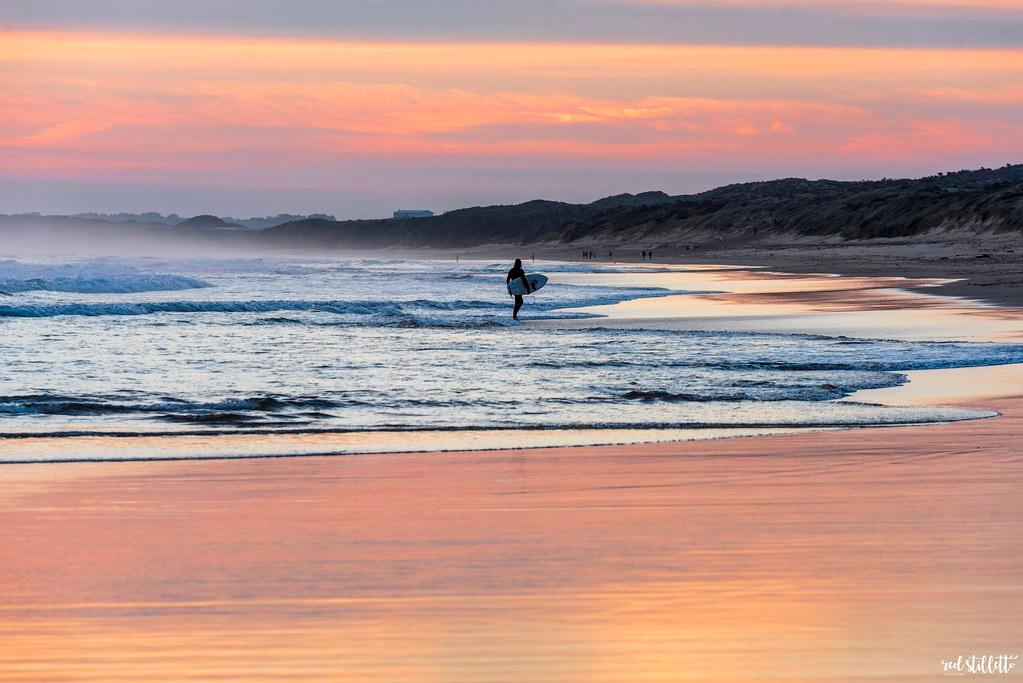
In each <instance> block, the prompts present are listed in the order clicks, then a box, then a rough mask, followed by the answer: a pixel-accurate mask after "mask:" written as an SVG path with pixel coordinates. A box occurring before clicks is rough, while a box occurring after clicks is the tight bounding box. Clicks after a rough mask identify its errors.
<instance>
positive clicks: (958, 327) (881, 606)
mask: <svg viewBox="0 0 1023 683" xmlns="http://www.w3.org/2000/svg"><path fill="white" fill-rule="evenodd" d="M669 275H670V274H669ZM579 277H583V276H579ZM587 277H590V276H587ZM613 277H617V276H613ZM629 277H633V278H634V277H635V275H630V276H629ZM644 277H647V275H644ZM649 277H664V274H657V273H651V274H649ZM751 277H754V279H755V276H751ZM769 277H772V278H773V279H772V280H771V281H772V282H782V281H786V282H789V281H794V282H796V283H799V282H804V283H810V284H812V286H809V287H800V286H792V287H788V288H787V289H788V293H787V294H786V295H785V296H783V297H782V296H774V297H771V296H767V297H766V300H764V299H765V297H764V295H765V294H767V293H765V292H763V291H761V292H759V294H749V295H744V294H742V293H737V294H735V296H736V297H746V298H745V299H743V301H742V305H743V306H747V307H756V306H761V305H762V306H767V307H769V308H765V309H763V311H764V315H760V314H759V313H755V312H754V313H749V312H748V311H747V313H748V314H747V315H740V316H736V315H733V314H728V315H725V313H723V312H722V313H721V314H720V315H718V314H716V313H711V314H709V318H710V319H712V320H714V321H715V323H716V324H725V323H728V324H730V325H733V326H735V327H736V329H738V328H739V327H742V325H743V324H746V325H754V324H755V325H757V326H762V325H764V324H766V323H768V322H771V324H773V325H775V326H776V327H777V329H779V330H785V331H786V333H787V332H788V331H793V330H796V328H798V327H800V326H811V327H812V326H813V325H815V324H816V322H817V321H818V320H817V319H816V318H815V317H814V316H818V317H820V316H826V318H821V319H824V320H830V326H829V329H828V331H829V333H831V334H834V333H838V332H841V331H843V330H847V329H850V330H853V331H856V330H867V329H870V330H873V331H877V330H887V331H889V332H892V333H897V332H899V331H902V332H906V333H909V332H910V331H911V328H915V326H916V324H917V323H918V321H919V319H922V318H926V319H927V320H928V321H929V324H930V327H929V328H928V330H927V332H926V334H927V335H932V334H937V333H938V332H942V333H947V334H950V335H951V334H953V332H955V336H959V337H962V338H967V339H969V338H974V339H977V340H980V339H1012V338H1013V336H1014V335H1015V333H1016V330H1017V329H1018V327H1017V325H1018V320H1019V317H1018V311H1016V310H1015V309H1007V308H996V307H993V306H979V305H976V304H972V303H969V302H964V301H962V300H958V299H946V298H944V297H935V296H931V295H928V294H920V291H921V290H920V289H918V288H917V287H916V285H917V284H926V285H928V286H934V285H935V284H937V283H933V282H931V283H901V284H903V285H906V287H905V288H903V287H900V286H897V285H898V284H899V283H896V282H876V281H869V282H868V281H861V282H860V283H859V285H856V283H855V282H853V281H852V280H850V283H852V286H851V287H850V288H844V287H832V288H830V289H828V288H824V289H825V290H826V291H829V292H830V294H829V295H828V296H824V295H820V294H818V295H815V296H813V297H809V298H808V295H807V291H808V290H812V291H816V292H820V291H822V288H821V287H820V286H819V284H820V282H821V279H820V278H816V279H814V278H811V279H806V280H800V279H794V280H790V279H787V278H784V277H774V276H769ZM924 291H926V290H924ZM701 296H704V297H705V298H706V301H705V302H704V303H702V304H700V306H701V310H703V311H704V313H707V312H708V311H714V310H717V308H718V307H720V306H722V305H726V306H727V305H728V302H725V303H724V304H722V302H721V301H720V295H713V294H707V295H701ZM715 297H718V298H715ZM749 297H752V299H750V298H749ZM758 297H759V299H758ZM872 297H873V299H872ZM779 299H780V300H779ZM871 300H873V301H874V302H875V303H877V302H881V303H878V304H877V305H875V306H873V307H872V306H871V305H870V303H869V302H870V301H871ZM654 301H656V302H659V303H657V304H653V303H651V302H654ZM680 301H682V299H681V298H679V297H663V298H658V299H656V300H654V299H636V300H633V301H627V302H623V303H621V304H619V307H618V308H617V309H616V311H617V314H616V315H617V316H618V317H617V318H616V317H615V315H611V316H610V317H609V318H606V319H601V322H600V323H599V324H602V325H608V326H611V327H613V326H615V325H621V326H624V327H629V326H635V325H649V324H651V322H652V321H660V324H662V325H666V326H669V325H685V322H684V320H683V321H681V322H680V318H679V317H678V316H679V315H680V314H682V313H683V309H681V308H679V307H678V306H679V302H680ZM686 301H688V299H687V300H686ZM850 301H855V302H857V303H856V305H854V306H850V305H849V302H850ZM775 306H782V307H783V308H784V310H778V309H774V308H770V307H775ZM630 307H633V308H634V309H635V310H631V309H630ZM612 308H614V307H612ZM640 309H641V310H640ZM730 310H731V311H732V313H734V311H735V309H734V308H732V309H730ZM886 311H895V312H896V317H900V316H901V318H900V319H899V320H898V321H896V320H891V319H887V318H886V317H885V315H884V313H885V312H886ZM604 313H608V311H604ZM751 316H752V317H751ZM672 320H673V321H674V322H673V323H672V322H669V321H672ZM743 320H745V322H743ZM637 321H642V322H637ZM772 321H773V322H772ZM799 321H802V322H799ZM581 324H590V325H592V324H595V323H593V322H591V321H584V320H552V321H541V322H537V323H536V325H538V326H541V327H542V326H551V327H557V326H572V325H581ZM689 324H690V325H692V322H691V320H690V323H689ZM949 326H951V328H950V327H949ZM950 329H951V330H952V331H950ZM925 336H926V335H925ZM938 336H939V337H940V334H939V335H938ZM1021 367H1023V366H1020V365H996V366H992V367H987V368H960V369H948V370H922V371H911V372H909V373H908V375H909V378H910V381H909V383H908V384H904V385H902V386H898V387H891V388H878V389H870V390H867V391H863V392H859V393H853V394H852V395H851V396H849V397H847V398H845V399H842V400H846V401H850V402H853V403H855V402H867V403H870V402H878V403H885V404H886V405H892V406H895V405H899V404H902V405H906V406H929V405H940V406H945V407H948V406H953V407H956V406H959V407H963V408H969V409H973V410H976V409H980V410H987V411H993V412H997V413H1000V415H999V416H997V417H991V418H987V419H971V420H964V421H958V422H947V423H937V424H927V425H906V426H897V427H870V428H848V429H832V428H828V429H801V430H790V431H792V432H793V433H788V434H778V435H771V436H758V437H747V438H729V439H711V440H706V439H705V440H699V441H665V442H661V443H647V444H633V445H613V446H598V445H585V446H576V447H555V448H530V449H525V450H516V449H515V447H516V446H518V445H520V444H519V443H517V442H516V435H515V432H509V433H507V435H506V436H507V443H506V444H504V445H505V446H506V447H507V448H506V449H504V450H487V451H443V450H441V451H439V452H426V453H391V454H348V455H343V456H335V457H293V458H273V459H258V460H257V459H242V460H185V461H179V462H164V461H149V462H138V461H132V462H74V463H50V464H7V465H4V466H3V475H4V481H5V483H4V486H3V489H2V493H0V528H3V529H4V543H3V544H2V545H0V554H2V561H0V585H3V586H4V587H5V588H4V590H3V592H2V593H0V632H2V633H3V636H2V638H0V680H9V681H44V680H45V681H53V680H68V681H72V680H73V681H116V680H124V681H134V680H153V681H185V680H211V679H222V680H251V681H273V680H281V681H283V680H292V681H293V680H332V681H334V680H353V681H355V680H394V681H398V680H410V679H415V680H433V681H485V680H493V681H504V680H532V681H546V680H550V681H555V680H559V681H560V680H576V681H618V680H632V681H647V680H649V681H654V680H693V681H706V680H714V681H762V680H775V681H810V680H812V681H868V680H872V681H931V680H938V679H939V678H941V677H942V673H943V668H942V666H943V665H942V661H943V660H953V659H955V658H956V657H958V656H960V655H963V656H970V655H973V654H991V655H997V654H1010V655H1011V654H1016V653H1017V652H1018V650H1017V648H1018V645H1019V642H1020V639H1021V636H1023V626H1021V622H1020V620H1019V619H1018V614H1019V612H1020V608H1021V607H1023V570H1021V568H1020V563H1019V562H1018V558H1019V551H1018V549H1017V548H1016V545H1017V543H1018V539H1019V538H1020V537H1023V509H1021V506H1020V497H1019V488H1020V484H1021V483H1023V460H1021V459H1020V455H1019V449H1018V444H1017V442H1018V436H1019V434H1020V428H1021V424H1023V398H1021V397H1020V395H1019V392H1018V387H1019V386H1020V385H1021V384H1020V380H1021V379H1023V370H1021ZM67 444H68V446H66V448H71V449H73V447H74V446H73V444H74V441H73V440H71V441H68V442H67Z"/></svg>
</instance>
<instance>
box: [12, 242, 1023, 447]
mask: <svg viewBox="0 0 1023 683" xmlns="http://www.w3.org/2000/svg"><path fill="white" fill-rule="evenodd" d="M506 268H507V264H503V263H480V262H473V263H460V264H458V263H453V262H450V261H410V260H400V259H394V260H330V261H328V260H316V261H312V260H294V259H292V260H283V259H252V260H232V261H214V260H191V261H182V260H154V259H137V260H124V259H116V260H114V259H108V260H103V261H89V262H77V263H47V264H33V263H26V262H19V261H13V260H12V261H5V262H0V283H2V285H3V286H2V287H0V289H4V291H6V292H8V295H7V296H3V297H0V351H2V352H3V354H4V357H5V361H6V362H5V365H4V373H3V375H2V376H0V432H2V433H3V434H5V435H7V436H25V435H29V434H44V435H50V436H71V435H74V436H81V435H92V434H104V433H106V434H110V433H114V434H121V435H136V434H153V433H155V434H178V435H181V434H191V435H206V436H210V435H215V434H223V433H229V434H235V433H260V434H267V433H272V434H275V433H279V432H302V433H320V432H370V433H372V432H380V433H387V434H389V435H393V434H395V433H398V434H400V433H402V432H406V431H421V430H430V431H439V432H450V433H452V434H456V433H461V432H465V431H468V430H472V431H475V432H479V431H481V430H482V431H485V430H490V429H516V430H530V429H538V428H540V429H545V430H566V431H567V430H585V429H604V430H644V429H660V430H679V429H685V430H700V429H707V430H710V429H714V430H722V429H725V430H728V429H762V428H776V427H821V426H845V425H875V424H907V423H920V422H930V421H941V420H957V419H968V418H974V417H982V416H985V415H990V414H991V413H988V412H983V411H972V410H965V409H959V408H956V409H950V408H935V407H919V406H917V407H913V406H902V407H891V406H880V405H871V404H861V403H854V402H849V401H842V402H839V401H836V400H835V399H840V398H843V397H846V396H848V395H850V394H851V393H853V392H855V391H858V390H861V389H871V388H881V387H891V386H895V385H898V384H900V383H901V382H903V381H904V376H903V375H902V374H900V373H901V372H902V371H907V370H916V369H924V368H947V367H968V366H979V365H995V364H1002V363H1014V362H1023V345H1018V344H981V343H927V342H910V341H893V340H870V339H850V338H845V337H827V336H819V335H796V334H757V333H743V332H705V331H701V332H696V331H690V332H677V331H665V330H649V329H615V330H609V329H603V328H600V327H597V326H594V327H589V328H584V329H537V328H531V327H530V326H529V325H528V324H524V325H521V324H516V323H514V322H513V321H511V319H510V315H509V313H510V310H509V309H510V300H509V298H508V296H507V294H506V293H505V291H504V273H505V271H506ZM529 270H537V271H542V272H544V273H546V274H548V275H549V276H550V277H551V284H550V285H548V286H547V287H546V288H545V289H544V290H542V291H541V292H539V293H537V294H535V295H532V296H531V297H529V298H528V299H527V304H526V307H525V309H524V311H523V317H524V318H525V319H526V320H536V319H553V318H580V317H586V316H592V315H593V314H592V313H585V312H581V311H579V310H577V309H579V308H583V307H592V306H598V305H607V304H612V303H615V302H621V301H629V300H636V299H640V298H650V297H663V296H666V295H669V294H673V295H676V296H677V295H679V294H683V295H684V294H686V293H685V292H679V291H678V290H670V289H665V288H657V287H629V286H609V285H607V284H606V282H605V283H604V284H599V285H598V284H594V285H592V286H588V285H587V284H584V283H585V282H586V280H585V278H584V277H581V276H580V274H585V273H587V272H593V273H601V274H604V275H605V276H606V275H607V274H609V273H611V274H613V273H618V272H620V271H622V270H628V269H626V268H621V269H616V268H613V267H610V266H590V265H588V264H567V263H543V264H542V265H541V264H537V265H536V267H535V268H530V269H529ZM559 274H561V275H562V278H561V279H562V281H560V282H559ZM564 280H570V281H571V283H567V282H565V281H564ZM718 282H719V283H721V285H722V289H723V290H727V286H728V280H727V279H725V280H720V279H719V280H718ZM104 290H105V291H104ZM700 291H702V290H700ZM689 295H691V296H693V295H697V293H696V292H689ZM396 441H398V442H400V439H395V438H393V436H389V437H388V443H389V444H390V445H389V446H388V448H386V449H384V450H409V449H411V448H412V445H411V443H410V445H409V447H408V448H400V447H396V446H395V445H394V444H395V442H396ZM411 441H413V440H412V439H410V442H411ZM419 441H422V439H419ZM462 441H464V439H462ZM572 442H573V441H572V440H571V439H569V441H568V442H567V443H572ZM360 443H361V446H360V447H359V449H358V450H366V448H367V447H366V443H365V441H364V440H363V441H361V442H360ZM558 443H565V441H564V440H561V441H558ZM579 443H593V440H592V438H589V439H584V440H580V441H579ZM26 444H27V442H26ZM453 444H454V440H453ZM435 445H436V446H437V447H438V448H443V447H444V445H445V443H444V440H443V438H442V437H438V439H435ZM453 447H457V444H454V446H453ZM55 448H59V447H55ZM352 448H354V446H353V447H352ZM339 449H340V450H339V452H354V451H346V450H345V447H344V445H343V444H342V445H341V446H339ZM18 450H19V447H18V446H17V444H14V445H13V446H12V445H11V444H10V443H7V444H5V447H4V448H3V449H0V460H3V459H8V460H9V459H12V458H13V459H17V458H16V455H17V452H18ZM21 450H25V448H22V449H21ZM211 450H216V449H211ZM370 450H372V449H370ZM245 452H246V451H245V450H244V448H243V449H242V450H241V451H240V452H236V451H231V454H234V455H240V454H244V453H245ZM271 452H272V451H271ZM286 452H293V451H292V450H282V454H283V453H286ZM12 453H13V455H12ZM260 453H262V454H265V453H266V446H265V444H264V445H263V446H261V448H260ZM142 457H144V455H143V456H142Z"/></svg>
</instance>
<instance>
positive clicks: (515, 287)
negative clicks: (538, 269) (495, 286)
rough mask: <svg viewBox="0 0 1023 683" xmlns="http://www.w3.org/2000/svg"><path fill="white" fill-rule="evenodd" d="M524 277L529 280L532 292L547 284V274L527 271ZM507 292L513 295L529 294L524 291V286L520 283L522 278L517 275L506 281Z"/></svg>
mask: <svg viewBox="0 0 1023 683" xmlns="http://www.w3.org/2000/svg"><path fill="white" fill-rule="evenodd" d="M526 279H527V280H529V286H530V287H532V288H533V291H534V292H535V291H536V290H538V289H540V288H541V287H543V286H544V285H545V284H547V276H546V275H540V273H527V274H526ZM508 293H509V294H514V295H518V294H529V292H527V291H526V286H525V285H524V284H523V283H522V278H520V277H517V278H515V279H514V280H512V281H511V282H509V283H508Z"/></svg>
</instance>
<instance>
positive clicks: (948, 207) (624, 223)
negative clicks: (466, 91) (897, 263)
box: [261, 165, 1023, 248]
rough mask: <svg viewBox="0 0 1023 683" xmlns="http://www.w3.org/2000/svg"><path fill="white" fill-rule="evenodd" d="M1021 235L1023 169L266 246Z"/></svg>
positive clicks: (601, 205) (431, 221) (320, 226)
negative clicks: (963, 234)
mask: <svg viewBox="0 0 1023 683" xmlns="http://www.w3.org/2000/svg"><path fill="white" fill-rule="evenodd" d="M964 232H965V233H967V234H971V235H977V234H992V233H1009V232H1014V233H1023V165H1014V166H1005V167H1003V168H1000V169H980V170H976V171H960V172H957V173H948V174H940V175H937V176H930V177H927V178H921V179H918V180H887V179H886V180H879V181H856V182H840V181H833V180H816V181H810V180H802V179H785V180H774V181H767V182H757V183H745V184H738V185H729V186H726V187H720V188H717V189H714V190H710V191H707V192H702V193H699V194H694V195H682V196H676V197H672V196H669V195H666V194H664V193H663V192H647V193H643V194H639V195H631V194H624V195H617V196H614V197H607V198H605V199H601V200H598V201H596V202H593V203H591V204H568V203H565V202H555V201H545V200H533V201H530V202H526V203H524V204H516V205H511V206H488V207H475V208H467V209H459V210H456V211H449V212H447V213H444V214H442V215H440V216H434V217H432V218H414V219H387V220H371V221H367V220H363V221H330V220H322V219H313V220H304V221H295V222H290V223H285V224H283V225H279V226H276V227H273V228H268V229H267V230H264V231H263V233H262V235H261V239H262V241H264V242H265V243H267V244H269V245H275V246H296V247H328V248H336V247H339V246H340V247H345V248H373V247H389V246H402V247H438V248H449V247H473V246H479V245H483V244H508V243H518V244H529V243H541V242H543V243H558V244H563V245H579V246H585V245H587V244H601V245H608V244H628V245H632V246H639V245H649V246H651V247H654V246H656V247H670V246H677V245H679V244H682V243H685V242H691V241H697V242H700V241H702V242H706V241H722V240H737V239H741V240H744V241H749V240H777V239H786V240H799V241H807V240H810V241H834V240H869V239H875V238H906V237H913V236H921V235H929V234H960V233H964Z"/></svg>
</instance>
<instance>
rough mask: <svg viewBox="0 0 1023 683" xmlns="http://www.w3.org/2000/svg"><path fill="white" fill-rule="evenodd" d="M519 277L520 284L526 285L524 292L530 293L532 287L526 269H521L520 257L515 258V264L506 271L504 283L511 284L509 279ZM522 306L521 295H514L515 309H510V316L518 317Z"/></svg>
mask: <svg viewBox="0 0 1023 683" xmlns="http://www.w3.org/2000/svg"><path fill="white" fill-rule="evenodd" d="M516 278H521V279H522V284H524V285H525V286H526V293H527V294H530V293H532V291H533V288H532V287H531V286H530V284H529V280H528V279H527V278H526V271H524V270H522V259H515V265H514V266H512V268H511V270H509V271H508V277H507V278H506V279H505V284H511V281H512V280H514V279H516ZM520 308H522V295H521V294H516V295H515V309H514V310H513V311H512V318H514V319H515V320H518V319H519V309H520Z"/></svg>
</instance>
